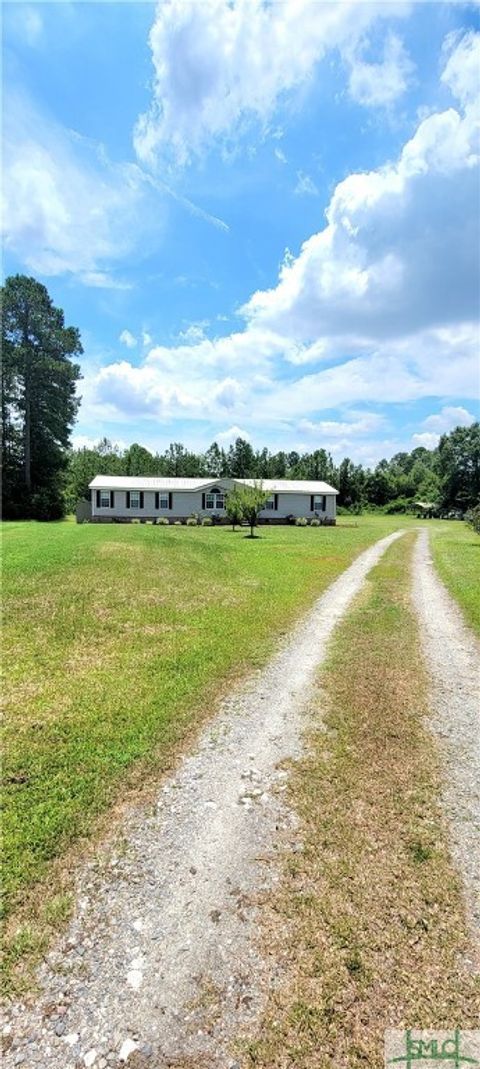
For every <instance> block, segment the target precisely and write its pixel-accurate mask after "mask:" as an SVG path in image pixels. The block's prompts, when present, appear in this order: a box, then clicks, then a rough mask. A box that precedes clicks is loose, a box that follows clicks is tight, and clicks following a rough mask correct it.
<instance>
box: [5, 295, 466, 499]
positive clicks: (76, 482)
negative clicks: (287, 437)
mask: <svg viewBox="0 0 480 1069" xmlns="http://www.w3.org/2000/svg"><path fill="white" fill-rule="evenodd" d="M82 352H83V349H82V344H81V340H80V334H79V331H78V330H77V328H76V327H69V326H66V325H65V320H64V314H63V311H62V310H61V309H60V308H56V307H55V306H54V304H53V302H52V300H51V298H50V296H49V293H48V291H47V289H46V288H45V286H43V285H41V283H39V282H37V281H36V280H35V279H34V278H28V277H27V276H26V275H15V276H12V277H10V278H7V280H6V282H5V285H4V286H3V287H2V379H3V381H2V404H1V420H2V442H3V451H2V452H3V515H4V517H5V518H6V519H15V518H18V519H42V520H50V519H60V518H61V517H62V516H64V515H65V513H66V512H68V511H72V510H73V509H74V508H75V505H76V503H77V501H78V500H81V499H82V498H87V497H88V484H89V482H90V481H91V480H92V479H93V477H94V476H95V475H101V474H108V475H140V476H152V475H153V476H155V475H159V476H162V475H165V476H191V477H205V478H208V477H211V478H226V477H238V478H253V479H256V480H259V481H261V480H262V479H275V478H277V479H314V480H315V479H319V480H323V481H325V482H327V483H330V484H331V485H332V486H334V487H336V489H337V490H338V491H339V498H338V503H339V505H340V506H341V507H344V508H348V509H351V510H353V511H360V510H361V509H363V508H368V507H377V508H382V509H386V510H391V511H403V510H405V509H408V508H409V507H410V506H411V505H412V503H413V502H415V501H423V502H425V503H427V504H431V505H433V506H435V507H437V508H438V509H439V510H440V511H441V512H443V513H448V512H449V511H452V510H453V511H459V512H461V513H464V512H466V511H467V510H469V509H472V508H474V507H475V505H476V504H477V503H478V501H479V499H480V427H479V424H478V423H474V424H473V425H472V426H470V427H457V428H456V429H455V430H453V431H452V432H451V433H450V434H445V435H443V437H442V438H441V439H440V442H439V445H438V447H437V448H436V449H433V450H428V449H425V448H423V447H422V446H419V447H417V448H416V449H413V450H412V451H411V452H409V453H408V452H401V453H396V454H395V456H394V457H392V459H391V460H381V461H380V463H379V464H377V465H376V466H375V467H374V468H372V469H371V468H366V467H363V466H362V465H361V464H355V463H354V462H353V461H352V460H351V459H350V458H348V457H346V458H345V459H344V460H342V461H341V462H340V463H339V464H336V463H335V462H334V461H333V459H332V457H331V455H330V453H328V452H327V451H326V450H325V449H321V448H320V449H315V450H313V451H312V452H306V453H298V452H296V451H294V450H291V451H283V450H280V451H279V452H276V453H271V452H270V451H269V450H268V449H267V448H266V447H264V448H263V449H254V448H253V447H252V446H251V444H250V443H249V442H248V441H246V440H245V439H243V438H241V437H239V438H237V440H236V441H235V442H234V443H233V444H232V445H231V446H230V447H229V448H228V449H224V448H222V447H221V446H219V445H218V443H217V442H213V444H212V445H211V446H210V447H209V448H208V449H207V450H206V451H205V452H204V453H195V452H193V451H191V450H189V449H187V448H186V447H185V446H184V445H182V444H181V443H179V442H173V443H172V444H171V445H169V446H168V448H167V449H166V450H165V451H164V452H162V453H151V452H150V451H149V450H148V449H145V448H144V447H143V446H141V445H138V444H137V443H134V444H133V445H131V446H129V447H128V449H123V450H121V449H118V448H117V447H115V446H114V445H112V443H111V442H109V441H108V439H106V438H103V439H102V440H101V441H99V443H98V445H96V446H95V447H94V448H91V449H73V450H72V449H71V448H70V435H71V431H72V428H73V425H74V422H75V417H76V414H77V411H78V406H79V404H80V400H79V398H78V396H77V393H76V387H77V382H78V380H79V379H80V377H81V376H80V368H79V365H78V363H76V359H77V358H78V357H79V356H81V354H82Z"/></svg>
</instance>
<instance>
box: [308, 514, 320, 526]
mask: <svg viewBox="0 0 480 1069" xmlns="http://www.w3.org/2000/svg"><path fill="white" fill-rule="evenodd" d="M321 526H322V524H321V520H319V519H318V518H317V516H314V517H313V520H310V527H321Z"/></svg>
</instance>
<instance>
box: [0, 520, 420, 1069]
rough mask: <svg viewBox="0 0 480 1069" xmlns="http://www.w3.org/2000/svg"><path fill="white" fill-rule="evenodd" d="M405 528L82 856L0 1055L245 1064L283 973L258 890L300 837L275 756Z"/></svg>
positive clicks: (349, 574) (348, 575)
mask: <svg viewBox="0 0 480 1069" xmlns="http://www.w3.org/2000/svg"><path fill="white" fill-rule="evenodd" d="M401 533H402V532H396V533H394V534H391V535H389V536H388V537H387V538H383V539H381V540H380V541H379V542H377V543H376V544H375V545H374V546H372V547H370V548H369V549H367V550H366V551H365V552H364V553H362V554H361V555H360V556H359V557H358V558H357V559H356V560H355V561H354V563H353V564H352V565H351V566H350V567H349V568H348V569H347V570H346V571H345V572H344V573H343V574H342V575H341V576H340V577H339V578H338V579H337V580H336V581H335V582H334V583H333V584H332V585H331V586H330V587H329V589H328V590H327V591H326V593H325V594H323V596H322V597H321V598H320V599H319V600H318V601H317V602H316V603H315V605H314V607H313V609H312V610H311V611H310V612H309V614H308V615H307V616H306V618H304V619H303V621H302V622H301V623H300V624H298V625H297V626H296V627H295V629H294V630H293V631H292V632H291V634H290V635H289V636H288V638H287V640H286V641H285V642H284V644H283V645H282V647H281V648H280V650H279V652H278V653H277V654H276V655H275V657H274V658H273V659H272V660H271V662H270V663H269V664H268V665H267V667H266V668H265V669H262V670H261V671H259V672H257V673H255V675H254V676H253V677H251V678H250V679H249V680H248V681H247V683H245V684H243V685H242V686H241V687H238V688H237V689H236V690H235V692H234V693H233V694H232V695H231V697H230V698H229V699H228V700H226V701H225V702H224V703H223V704H222V706H221V709H220V711H219V713H218V715H217V716H216V717H215V718H214V720H213V721H212V722H211V723H210V725H209V726H208V728H207V729H206V730H205V731H204V732H203V734H202V736H201V738H200V740H199V742H198V743H197V744H196V746H195V749H194V751H193V752H192V753H191V754H190V755H189V756H187V757H185V758H184V759H183V761H182V762H181V765H180V767H179V769H178V770H177V772H176V774H175V775H174V776H173V777H172V778H170V780H168V781H167V782H166V784H165V786H164V787H163V788H162V790H161V792H160V795H159V797H158V800H157V803H156V804H155V805H154V806H152V805H151V806H150V808H149V809H148V810H147V809H146V808H145V807H136V808H134V809H132V810H130V812H129V814H128V815H127V817H126V818H125V819H124V821H123V823H122V828H121V836H122V838H121V841H122V843H123V848H122V849H119V850H117V851H116V853H115V851H114V853H113V855H112V853H111V851H110V852H109V851H107V850H106V851H105V852H104V855H103V856H102V855H101V854H99V857H98V859H97V860H96V861H95V862H93V863H90V864H89V865H87V866H84V867H83V869H82V871H81V873H80V875H79V878H78V880H77V891H76V895H77V897H76V902H77V906H76V912H75V916H74V919H73V920H72V922H71V924H70V926H69V929H68V931H67V933H66V935H65V936H64V938H63V939H62V941H61V943H60V944H59V945H58V946H57V947H56V948H55V949H54V950H53V951H52V952H51V953H50V954H49V956H48V958H47V960H46V961H45V963H44V965H43V966H42V968H41V969H40V971H39V977H38V979H39V983H40V986H41V989H42V994H41V996H40V997H39V998H38V999H37V1000H36V1001H35V1002H34V1003H33V1004H30V1005H26V1004H22V1003H16V1004H15V1005H13V1006H11V1007H9V1009H8V1016H7V1021H6V1024H5V1025H4V1031H5V1033H6V1041H7V1045H8V1044H9V1043H11V1046H10V1048H9V1049H8V1050H7V1052H6V1054H5V1056H4V1063H3V1064H4V1067H5V1069H11V1067H14V1066H19V1065H22V1066H25V1069H30V1067H31V1069H39V1067H42V1069H46V1067H47V1066H48V1069H74V1067H75V1069H76V1067H79V1066H81V1067H86V1069H88V1067H91V1066H93V1067H94V1069H106V1067H107V1066H119V1065H122V1064H125V1063H126V1062H128V1064H129V1065H132V1066H143V1065H149V1066H151V1067H152V1069H153V1066H155V1067H157V1066H158V1067H163V1066H177V1065H178V1066H181V1065H184V1064H187V1063H186V1062H185V1061H184V1059H188V1058H189V1057H192V1058H194V1059H195V1065H196V1066H205V1067H208V1069H216V1067H218V1069H220V1067H221V1069H227V1067H229V1066H234V1065H236V1062H235V1058H234V1056H232V1054H231V1050H230V1045H229V1041H230V1039H231V1037H232V1036H236V1035H238V1034H239V1033H241V1032H242V1031H243V1030H244V1029H247V1030H248V1029H249V1028H250V1027H252V1025H253V1022H254V1021H255V1019H256V1017H257V1015H258V1014H259V1013H260V1011H261V1008H262V1005H263V1002H264V999H265V994H266V991H267V990H268V987H269V986H271V985H272V984H275V982H276V979H277V978H276V976H275V975H274V973H272V966H271V965H269V966H267V965H266V964H265V962H263V961H262V960H261V958H260V956H259V954H258V950H257V948H256V940H255V936H256V916H257V907H256V904H255V903H256V900H257V902H258V896H259V895H260V897H261V895H262V893H265V892H266V891H268V889H269V888H271V887H272V886H273V885H274V883H275V881H276V880H277V879H278V871H279V870H278V866H277V864H276V856H278V851H279V848H280V847H281V846H283V845H285V844H288V845H289V846H290V847H291V848H293V849H295V845H296V843H295V834H296V833H295V821H294V817H293V815H292V814H291V812H289V810H288V809H287V807H286V806H285V804H284V803H283V802H282V792H283V791H284V790H285V777H286V775H287V773H286V771H285V770H284V769H282V767H281V764H282V762H284V761H285V760H287V759H288V758H291V757H295V756H297V755H298V754H299V753H300V752H301V745H302V743H301V740H302V731H303V727H304V725H305V718H306V716H307V715H308V711H309V699H310V692H311V689H312V686H313V684H314V679H315V673H316V672H317V670H318V668H319V665H320V664H321V662H322V660H323V658H324V656H325V652H326V648H327V643H328V640H329V638H330V636H331V634H332V631H333V629H334V627H335V625H336V624H337V623H338V621H339V620H340V618H341V617H342V616H343V614H344V613H345V611H346V609H347V608H348V605H349V603H350V602H351V600H352V598H353V597H354V595H355V594H357V592H358V591H359V589H360V588H361V585H362V582H363V580H364V578H365V576H366V575H367V574H368V572H369V570H370V569H371V568H372V567H373V566H374V565H375V564H376V563H377V562H378V560H379V559H380V557H381V556H382V554H383V552H384V551H385V549H386V548H387V547H388V546H389V545H391V543H392V542H394V541H395V539H397V538H399V537H400V535H401ZM190 1064H191V1063H190Z"/></svg>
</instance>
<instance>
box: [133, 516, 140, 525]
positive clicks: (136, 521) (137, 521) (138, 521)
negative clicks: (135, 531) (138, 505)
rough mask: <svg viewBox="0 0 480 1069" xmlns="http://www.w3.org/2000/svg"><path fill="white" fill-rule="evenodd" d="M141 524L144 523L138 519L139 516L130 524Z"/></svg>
mask: <svg viewBox="0 0 480 1069" xmlns="http://www.w3.org/2000/svg"><path fill="white" fill-rule="evenodd" d="M141 522H142V521H141V520H139V519H138V516H136V517H135V519H133V520H130V523H141Z"/></svg>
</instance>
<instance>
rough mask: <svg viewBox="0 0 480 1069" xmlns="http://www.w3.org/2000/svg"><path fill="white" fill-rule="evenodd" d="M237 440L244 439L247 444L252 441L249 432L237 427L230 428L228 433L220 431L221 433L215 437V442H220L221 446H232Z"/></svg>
mask: <svg viewBox="0 0 480 1069" xmlns="http://www.w3.org/2000/svg"><path fill="white" fill-rule="evenodd" d="M237 438H244V439H245V440H246V441H247V442H249V441H250V435H249V433H248V431H244V430H243V429H242V427H237V426H236V425H235V426H234V427H229V428H228V430H226V431H219V433H218V434H216V435H215V441H216V442H218V443H219V445H231V443H232V442H234V441H235V440H236V439H237Z"/></svg>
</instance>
